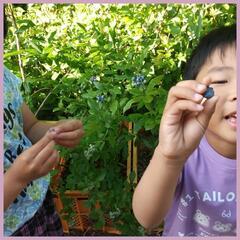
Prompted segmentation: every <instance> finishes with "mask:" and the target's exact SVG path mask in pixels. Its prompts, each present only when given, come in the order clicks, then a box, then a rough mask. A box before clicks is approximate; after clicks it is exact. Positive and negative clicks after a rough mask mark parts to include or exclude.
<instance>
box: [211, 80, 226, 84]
mask: <svg viewBox="0 0 240 240" xmlns="http://www.w3.org/2000/svg"><path fill="white" fill-rule="evenodd" d="M227 82H228V81H227V80H218V81H213V82H211V84H224V83H227Z"/></svg>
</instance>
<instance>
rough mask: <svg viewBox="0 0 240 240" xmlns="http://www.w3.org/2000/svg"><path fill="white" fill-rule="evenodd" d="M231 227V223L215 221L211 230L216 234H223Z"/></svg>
mask: <svg viewBox="0 0 240 240" xmlns="http://www.w3.org/2000/svg"><path fill="white" fill-rule="evenodd" d="M231 227H232V224H231V223H227V224H223V223H221V222H219V221H216V222H215V224H214V226H213V230H215V231H216V232H221V233H225V232H230V231H231Z"/></svg>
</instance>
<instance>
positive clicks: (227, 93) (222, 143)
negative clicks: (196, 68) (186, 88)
mask: <svg viewBox="0 0 240 240" xmlns="http://www.w3.org/2000/svg"><path fill="white" fill-rule="evenodd" d="M236 67H237V64H236V48H235V47H232V46H229V47H227V48H226V49H225V51H224V54H223V55H222V54H221V51H220V50H219V49H217V50H216V51H215V52H213V54H212V55H211V57H210V58H209V59H208V60H207V61H206V63H205V64H204V66H203V67H202V69H201V71H200V72H199V74H198V76H197V79H196V80H197V81H199V82H201V80H202V79H203V78H204V77H206V76H209V77H210V78H211V85H210V86H211V87H213V89H214V93H215V95H216V96H218V97H219V99H218V102H217V105H216V109H215V112H214V113H213V115H212V117H211V120H210V123H209V126H208V129H207V131H206V137H207V139H208V142H209V143H210V144H211V146H212V147H213V148H214V149H215V150H216V151H217V152H219V153H220V154H222V155H223V156H225V157H229V158H236V139H237V132H236V130H237V112H236V111H237V87H236V83H237V75H236V74H237V70H236Z"/></svg>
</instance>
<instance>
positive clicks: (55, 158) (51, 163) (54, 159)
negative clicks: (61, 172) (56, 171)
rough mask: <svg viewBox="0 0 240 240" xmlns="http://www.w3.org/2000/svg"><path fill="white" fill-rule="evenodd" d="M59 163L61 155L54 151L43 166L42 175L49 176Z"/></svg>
mask: <svg viewBox="0 0 240 240" xmlns="http://www.w3.org/2000/svg"><path fill="white" fill-rule="evenodd" d="M58 162H59V153H58V151H57V150H54V151H53V152H52V153H51V155H49V156H48V158H47V159H46V161H45V162H44V163H43V165H42V166H41V170H42V173H43V174H47V173H48V172H50V171H51V170H52V169H53V168H54V167H55V166H56V165H57V164H58Z"/></svg>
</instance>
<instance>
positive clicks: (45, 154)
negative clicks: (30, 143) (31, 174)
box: [34, 141, 56, 165]
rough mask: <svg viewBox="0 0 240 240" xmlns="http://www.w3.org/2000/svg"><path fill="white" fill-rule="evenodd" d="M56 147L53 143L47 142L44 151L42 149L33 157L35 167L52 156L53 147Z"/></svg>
mask: <svg viewBox="0 0 240 240" xmlns="http://www.w3.org/2000/svg"><path fill="white" fill-rule="evenodd" d="M55 146H56V144H55V142H54V141H51V142H49V143H48V144H47V145H46V146H45V147H44V149H42V150H41V151H40V152H39V153H38V155H37V156H36V157H35V159H34V161H35V164H36V165H42V164H44V162H45V161H46V160H47V159H48V158H49V156H51V155H52V153H53V152H54V151H55V149H54V147H55Z"/></svg>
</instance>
